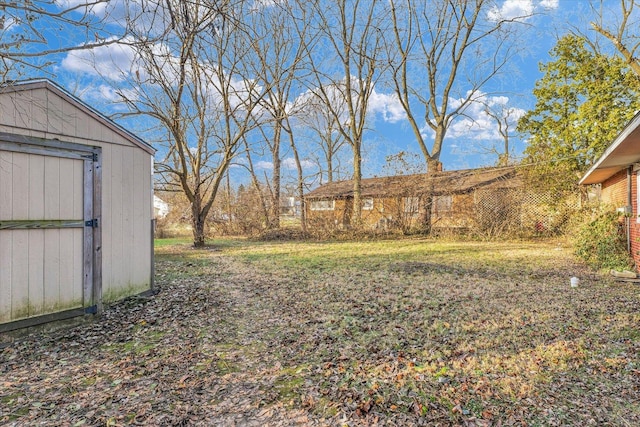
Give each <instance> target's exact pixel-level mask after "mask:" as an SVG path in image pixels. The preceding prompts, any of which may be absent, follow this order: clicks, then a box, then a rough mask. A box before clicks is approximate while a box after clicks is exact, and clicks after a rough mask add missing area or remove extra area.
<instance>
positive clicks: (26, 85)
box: [0, 79, 156, 155]
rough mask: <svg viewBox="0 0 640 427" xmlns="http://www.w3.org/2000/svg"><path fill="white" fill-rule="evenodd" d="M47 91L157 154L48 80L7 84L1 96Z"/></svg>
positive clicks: (139, 139)
mask: <svg viewBox="0 0 640 427" xmlns="http://www.w3.org/2000/svg"><path fill="white" fill-rule="evenodd" d="M42 88H44V89H47V90H49V91H51V92H53V93H55V94H56V95H58V96H60V97H61V98H63V99H64V100H66V101H67V102H69V103H70V104H72V105H74V106H75V107H76V108H78V109H80V110H82V111H83V112H85V113H86V114H88V115H89V116H91V117H92V118H94V119H95V120H96V121H98V122H100V123H102V124H103V125H104V126H106V127H108V128H109V129H111V130H112V131H114V132H116V133H117V134H119V135H120V136H122V137H123V138H125V139H127V140H128V141H130V142H131V143H132V144H133V145H135V146H137V147H139V148H141V149H143V150H144V151H146V152H147V153H149V154H151V155H153V154H154V153H155V151H156V150H155V148H153V147H152V146H151V145H150V144H148V143H147V142H145V141H143V140H142V139H141V138H139V137H138V136H136V135H135V134H133V133H132V132H130V131H128V130H127V129H125V128H124V127H122V126H121V125H119V124H117V123H116V122H114V121H113V120H111V119H110V118H108V117H107V116H105V115H104V114H102V113H101V112H99V111H98V110H96V109H95V108H93V107H91V106H90V105H89V104H87V103H86V102H84V101H82V100H81V99H80V98H78V97H77V96H75V95H72V94H71V93H70V92H68V91H67V90H65V89H64V88H62V87H61V86H59V85H58V84H56V83H54V82H52V81H51V80H48V79H35V80H24V81H14V82H11V83H7V84H5V85H4V86H2V87H0V94H2V93H10V92H20V91H27V90H33V89H42Z"/></svg>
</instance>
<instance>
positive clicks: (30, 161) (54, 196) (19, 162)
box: [0, 151, 83, 322]
mask: <svg viewBox="0 0 640 427" xmlns="http://www.w3.org/2000/svg"><path fill="white" fill-rule="evenodd" d="M82 179H83V162H82V161H81V160H72V159H63V158H59V157H45V156H41V155H37V154H24V153H12V152H6V151H0V200H2V203H0V221H11V220H49V219H61V218H63V219H82V216H83V211H82V206H83V204H82V200H83V193H82ZM0 300H1V301H0V322H6V321H12V320H18V319H22V318H26V317H31V316H37V315H41V314H46V313H47V312H51V310H52V308H55V309H58V310H65V309H72V308H76V307H80V306H82V302H83V300H82V230H81V229H28V230H19V229H18V230H11V229H9V230H0Z"/></svg>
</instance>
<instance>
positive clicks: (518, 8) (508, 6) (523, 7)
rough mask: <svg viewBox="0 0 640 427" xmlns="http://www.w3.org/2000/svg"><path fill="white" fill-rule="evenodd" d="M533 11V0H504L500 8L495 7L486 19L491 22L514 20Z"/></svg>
mask: <svg viewBox="0 0 640 427" xmlns="http://www.w3.org/2000/svg"><path fill="white" fill-rule="evenodd" d="M533 10H534V6H533V0H505V2H504V3H502V6H501V7H497V6H496V7H494V8H493V9H492V10H490V11H489V14H488V18H489V20H491V21H500V20H502V19H514V18H517V17H525V16H529V15H531V14H532V13H533Z"/></svg>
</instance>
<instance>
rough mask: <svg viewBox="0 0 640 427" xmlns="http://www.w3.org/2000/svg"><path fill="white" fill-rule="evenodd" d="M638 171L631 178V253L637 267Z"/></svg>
mask: <svg viewBox="0 0 640 427" xmlns="http://www.w3.org/2000/svg"><path fill="white" fill-rule="evenodd" d="M637 174H638V172H635V173H633V174H632V180H631V205H632V207H633V208H632V210H631V212H632V215H631V218H629V221H631V255H632V256H633V260H634V261H635V264H636V269H637V268H638V266H640V223H639V222H638V221H640V216H638V176H637Z"/></svg>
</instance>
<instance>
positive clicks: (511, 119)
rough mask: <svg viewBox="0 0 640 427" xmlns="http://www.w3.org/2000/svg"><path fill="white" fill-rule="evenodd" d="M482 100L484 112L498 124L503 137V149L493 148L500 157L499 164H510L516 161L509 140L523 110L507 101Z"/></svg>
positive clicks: (499, 132)
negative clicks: (511, 105)
mask: <svg viewBox="0 0 640 427" xmlns="http://www.w3.org/2000/svg"><path fill="white" fill-rule="evenodd" d="M480 102H481V103H482V105H483V107H484V108H483V111H484V113H485V114H486V115H487V116H489V117H490V118H491V119H492V120H493V121H494V122H495V124H496V125H497V126H498V129H497V130H498V134H499V135H500V138H501V139H502V149H501V150H498V149H497V148H496V147H495V146H494V147H493V149H492V151H493V153H494V154H495V155H496V156H497V157H498V166H509V165H511V164H513V162H514V158H513V156H512V155H511V147H510V146H509V141H510V139H511V136H512V135H513V129H514V127H515V125H517V122H518V119H520V117H521V116H522V114H521V113H522V110H520V109H516V108H513V107H510V106H508V105H507V103H506V102H496V100H482V101H480Z"/></svg>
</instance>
